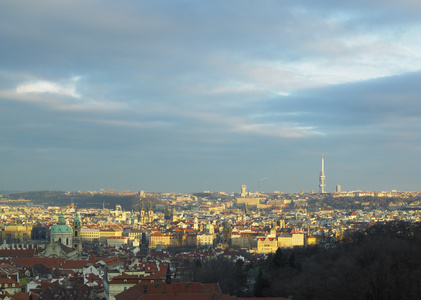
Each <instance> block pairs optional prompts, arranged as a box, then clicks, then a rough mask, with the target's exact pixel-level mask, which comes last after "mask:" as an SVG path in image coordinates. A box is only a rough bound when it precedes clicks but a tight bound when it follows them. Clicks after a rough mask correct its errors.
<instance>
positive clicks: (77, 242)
mask: <svg viewBox="0 0 421 300" xmlns="http://www.w3.org/2000/svg"><path fill="white" fill-rule="evenodd" d="M80 229H81V226H80V220H79V215H78V214H77V213H76V217H75V219H74V220H73V238H72V240H73V248H74V249H75V250H77V253H78V258H79V259H80V258H82V238H81V236H80Z"/></svg>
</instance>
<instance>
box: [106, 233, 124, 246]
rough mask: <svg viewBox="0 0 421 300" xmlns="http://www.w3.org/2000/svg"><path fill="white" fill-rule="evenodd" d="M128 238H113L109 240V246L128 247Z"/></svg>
mask: <svg viewBox="0 0 421 300" xmlns="http://www.w3.org/2000/svg"><path fill="white" fill-rule="evenodd" d="M128 240H129V238H128V237H124V236H112V237H109V238H108V239H107V245H108V246H112V247H120V246H123V245H127V241H128Z"/></svg>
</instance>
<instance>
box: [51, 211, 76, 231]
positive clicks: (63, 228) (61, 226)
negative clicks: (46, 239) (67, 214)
mask: <svg viewBox="0 0 421 300" xmlns="http://www.w3.org/2000/svg"><path fill="white" fill-rule="evenodd" d="M67 232H70V233H72V228H71V227H70V226H69V225H66V221H65V220H64V216H63V214H60V216H59V218H58V223H57V225H54V226H52V227H51V233H67Z"/></svg>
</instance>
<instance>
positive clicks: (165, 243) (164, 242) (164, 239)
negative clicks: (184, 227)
mask: <svg viewBox="0 0 421 300" xmlns="http://www.w3.org/2000/svg"><path fill="white" fill-rule="evenodd" d="M172 240H173V239H172V237H171V235H170V234H163V233H161V232H155V233H153V234H152V235H151V236H150V238H149V248H156V247H157V246H158V245H161V247H163V248H166V247H169V246H172V245H173V242H172Z"/></svg>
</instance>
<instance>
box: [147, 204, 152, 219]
mask: <svg viewBox="0 0 421 300" xmlns="http://www.w3.org/2000/svg"><path fill="white" fill-rule="evenodd" d="M152 221H153V210H152V205H151V204H149V208H148V223H152Z"/></svg>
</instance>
